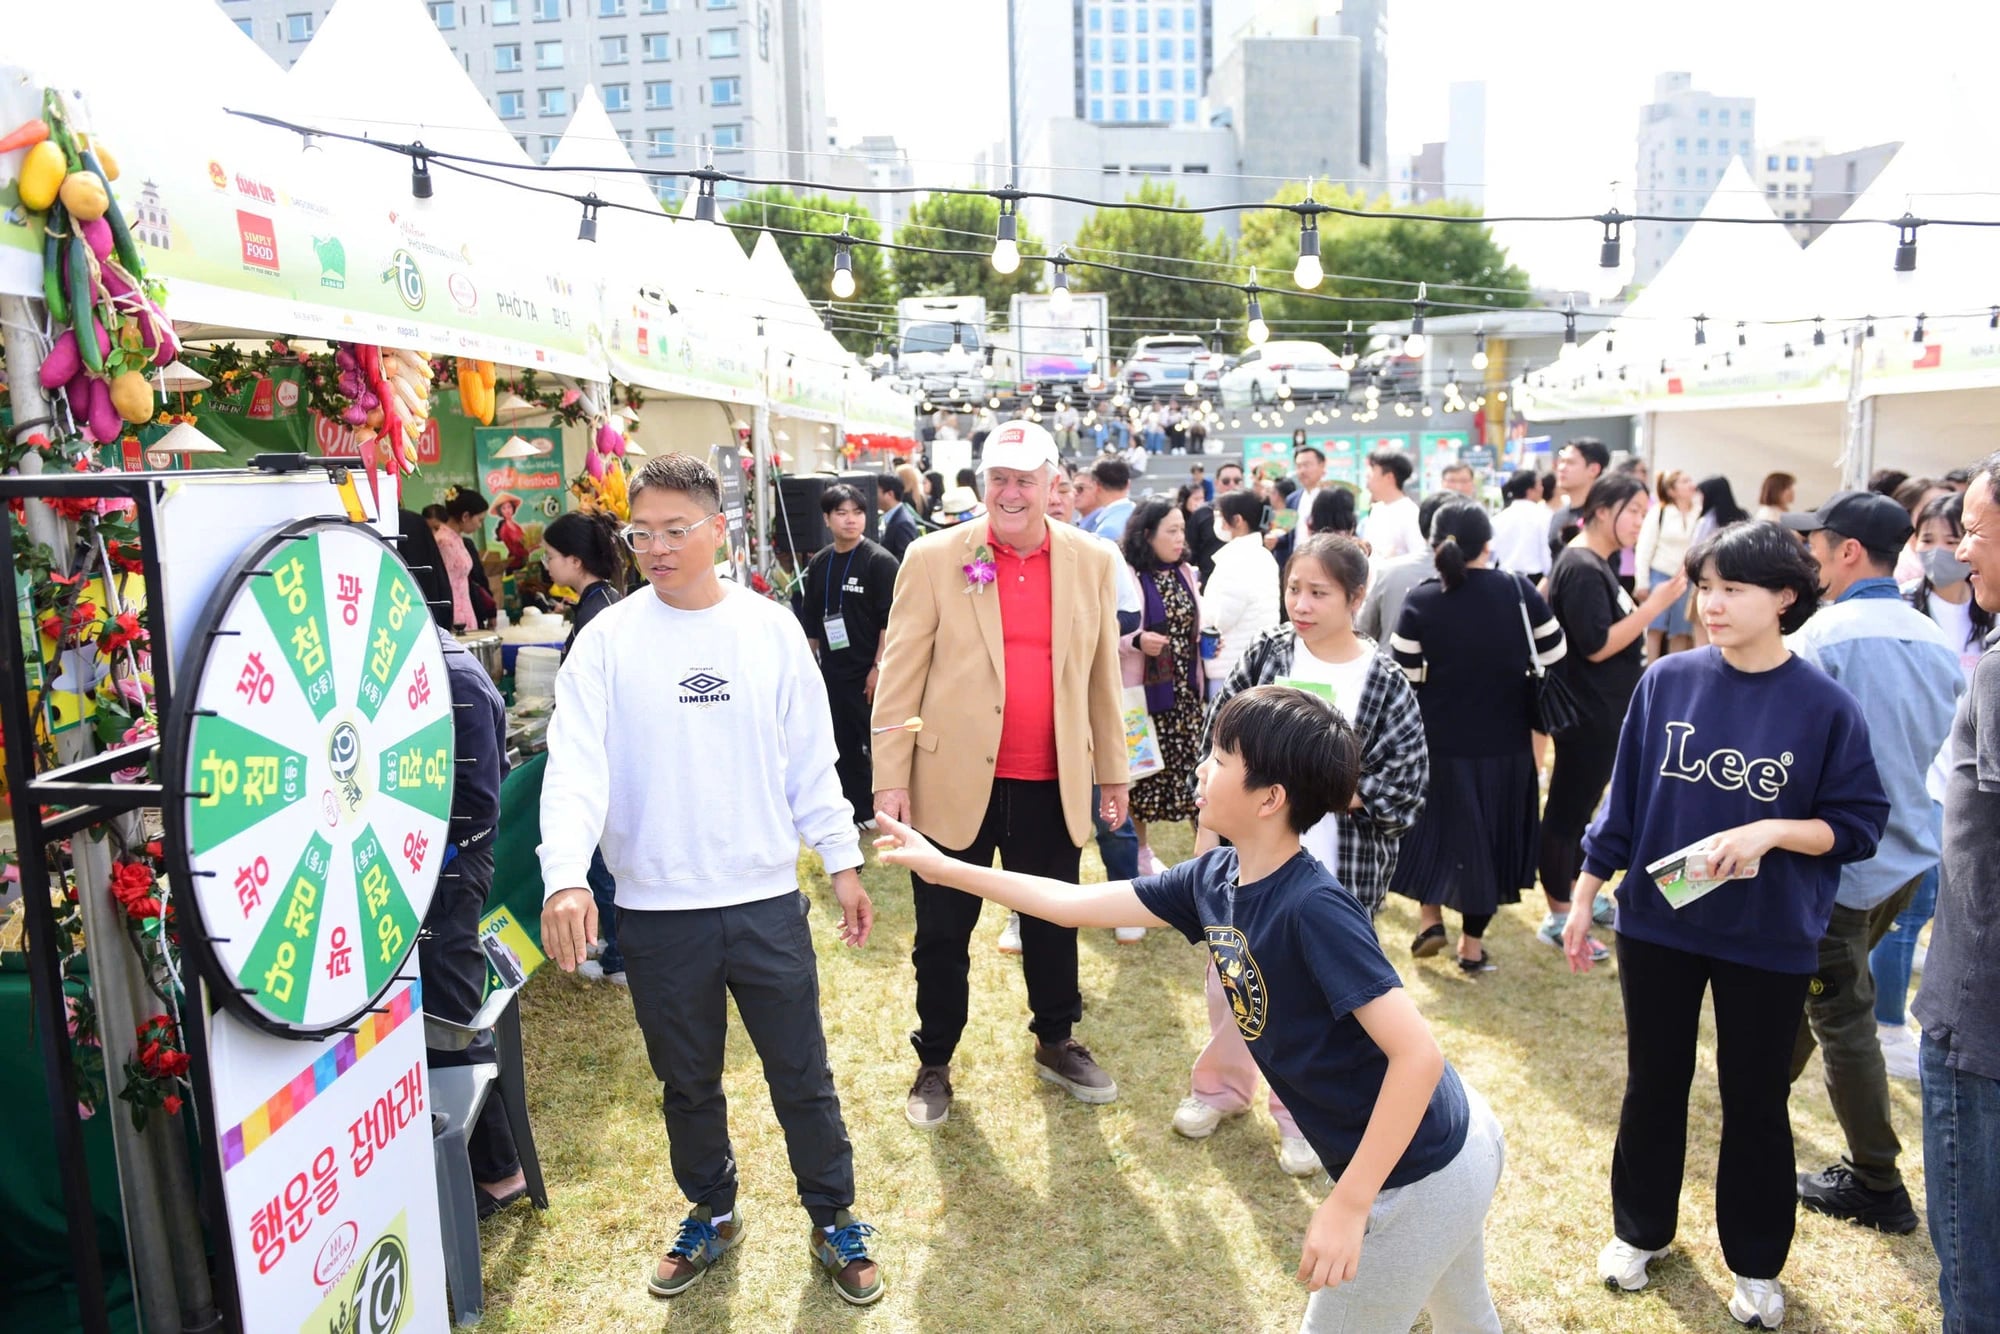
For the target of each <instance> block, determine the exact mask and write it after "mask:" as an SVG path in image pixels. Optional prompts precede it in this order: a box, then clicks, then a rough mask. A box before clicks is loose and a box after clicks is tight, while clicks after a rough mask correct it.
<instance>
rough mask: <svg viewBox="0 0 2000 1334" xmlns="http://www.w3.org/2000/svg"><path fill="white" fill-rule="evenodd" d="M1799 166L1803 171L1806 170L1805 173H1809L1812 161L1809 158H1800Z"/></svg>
mask: <svg viewBox="0 0 2000 1334" xmlns="http://www.w3.org/2000/svg"><path fill="white" fill-rule="evenodd" d="M1799 165H1800V166H1801V167H1803V168H1805V169H1806V170H1807V171H1811V170H1812V159H1811V158H1809V157H1806V158H1800V159H1799Z"/></svg>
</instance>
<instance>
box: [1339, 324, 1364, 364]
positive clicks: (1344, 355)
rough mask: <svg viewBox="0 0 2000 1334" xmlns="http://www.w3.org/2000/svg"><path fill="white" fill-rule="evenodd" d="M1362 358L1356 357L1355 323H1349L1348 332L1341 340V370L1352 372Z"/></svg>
mask: <svg viewBox="0 0 2000 1334" xmlns="http://www.w3.org/2000/svg"><path fill="white" fill-rule="evenodd" d="M1359 360H1360V358H1358V357H1356V356H1355V355H1354V321H1353V320H1349V321H1348V322H1347V332H1346V334H1344V335H1343V336H1342V337H1341V340H1340V369H1342V370H1344V371H1351V370H1353V369H1354V365H1355V363H1356V362H1357V361H1359Z"/></svg>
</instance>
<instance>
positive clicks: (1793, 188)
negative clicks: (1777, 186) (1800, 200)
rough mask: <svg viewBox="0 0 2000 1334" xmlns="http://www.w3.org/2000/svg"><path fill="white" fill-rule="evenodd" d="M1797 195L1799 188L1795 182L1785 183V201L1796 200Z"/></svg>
mask: <svg viewBox="0 0 2000 1334" xmlns="http://www.w3.org/2000/svg"><path fill="white" fill-rule="evenodd" d="M1798 193H1799V187H1798V185H1797V184H1796V183H1795V182H1792V181H1786V182H1785V198H1787V199H1793V198H1796V197H1797V196H1798Z"/></svg>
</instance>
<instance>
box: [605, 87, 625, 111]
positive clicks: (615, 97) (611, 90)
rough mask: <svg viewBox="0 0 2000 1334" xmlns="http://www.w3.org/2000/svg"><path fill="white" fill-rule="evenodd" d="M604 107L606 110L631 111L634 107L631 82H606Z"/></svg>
mask: <svg viewBox="0 0 2000 1334" xmlns="http://www.w3.org/2000/svg"><path fill="white" fill-rule="evenodd" d="M604 109H605V110H606V111H630V110H631V109H632V85H631V84H629V83H607V84H605V85H604Z"/></svg>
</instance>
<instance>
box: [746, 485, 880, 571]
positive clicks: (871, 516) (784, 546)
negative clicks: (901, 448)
mask: <svg viewBox="0 0 2000 1334" xmlns="http://www.w3.org/2000/svg"><path fill="white" fill-rule="evenodd" d="M876 478H877V474H875V473H872V472H850V473H842V474H840V475H839V476H837V477H836V476H831V475H829V474H826V473H809V474H807V475H806V476H804V477H780V478H779V479H778V513H777V515H776V516H775V522H773V523H772V525H771V531H772V542H773V545H775V546H776V548H777V549H778V550H780V551H791V552H795V553H797V554H798V555H800V556H810V555H812V554H813V553H814V552H815V551H818V550H819V549H820V548H821V547H824V546H828V545H830V544H831V543H832V542H833V533H832V532H831V531H829V530H828V528H827V526H826V520H825V519H824V518H823V517H822V516H821V515H820V512H819V499H820V496H821V495H823V494H825V492H826V488H827V487H829V486H831V485H833V484H834V483H835V482H845V483H847V485H849V486H851V487H853V488H854V489H855V490H856V491H859V492H860V493H861V503H862V506H863V508H865V509H866V510H867V511H868V528H867V530H866V532H865V533H864V536H866V537H867V539H868V540H869V541H871V542H879V541H881V540H882V516H881V514H880V513H879V511H878V510H877V508H876V507H877V504H878V499H877V497H878V495H879V493H880V490H881V487H880V483H879V482H878V481H877V480H876Z"/></svg>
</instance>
